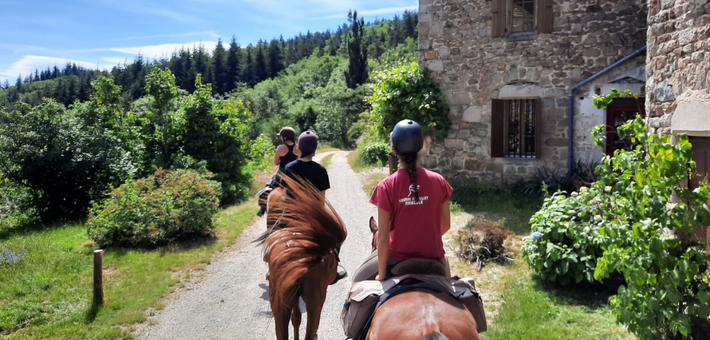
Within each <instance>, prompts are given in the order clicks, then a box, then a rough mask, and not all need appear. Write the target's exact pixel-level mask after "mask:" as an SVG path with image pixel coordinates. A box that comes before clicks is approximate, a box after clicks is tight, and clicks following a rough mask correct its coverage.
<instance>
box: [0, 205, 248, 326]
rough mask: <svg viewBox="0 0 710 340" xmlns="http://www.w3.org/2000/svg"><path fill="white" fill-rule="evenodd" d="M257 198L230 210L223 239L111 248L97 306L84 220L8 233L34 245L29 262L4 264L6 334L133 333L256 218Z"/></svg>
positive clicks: (219, 219)
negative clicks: (149, 312) (146, 247)
mask: <svg viewBox="0 0 710 340" xmlns="http://www.w3.org/2000/svg"><path fill="white" fill-rule="evenodd" d="M255 203H256V201H255V199H252V200H250V201H248V202H245V203H243V204H241V205H239V206H234V207H230V208H227V209H225V210H222V211H221V212H220V213H219V214H218V215H217V216H216V218H215V225H216V235H217V237H216V238H210V239H202V240H195V241H194V242H192V243H190V244H183V245H170V246H165V247H160V248H157V249H155V250H135V249H122V248H119V249H107V250H106V251H105V254H104V296H105V304H104V305H103V306H102V307H100V308H96V307H94V306H92V305H91V294H92V293H91V292H92V266H93V254H92V252H93V250H94V246H93V243H92V242H91V241H89V239H88V237H87V234H86V228H85V226H84V225H83V224H82V223H70V224H63V225H55V226H42V227H35V228H34V229H32V228H30V229H25V230H19V231H17V230H16V231H13V233H4V234H2V235H0V247H6V248H9V249H12V250H16V251H19V250H20V249H27V250H28V251H27V253H26V254H25V261H23V262H21V263H20V264H18V265H12V266H7V265H5V266H0V287H2V289H0V307H1V308H0V335H8V336H7V338H8V339H40V338H60V339H79V338H101V339H117V338H131V337H132V335H131V333H130V332H131V328H132V327H131V326H130V325H131V324H134V323H137V322H143V321H145V320H146V313H145V311H146V310H147V309H161V308H162V306H161V304H160V298H161V297H162V296H164V295H165V294H166V293H168V292H169V291H170V290H171V287H173V286H176V284H177V283H179V282H180V280H181V279H182V278H185V277H187V276H188V275H189V274H188V272H189V270H199V269H203V268H204V267H205V266H206V265H207V264H209V263H210V261H211V258H212V255H213V254H214V253H215V252H217V251H220V250H222V249H224V248H225V247H227V246H228V245H230V244H232V243H233V242H234V240H235V239H236V238H237V236H239V234H240V233H241V231H242V230H243V229H244V228H245V227H247V226H249V225H250V224H251V223H253V221H254V220H255V217H256V216H255V214H254V213H255V210H256V209H255V207H256V204H255Z"/></svg>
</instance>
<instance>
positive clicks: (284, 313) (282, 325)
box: [271, 304, 291, 340]
mask: <svg viewBox="0 0 710 340" xmlns="http://www.w3.org/2000/svg"><path fill="white" fill-rule="evenodd" d="M271 313H272V314H274V324H275V325H276V339H277V340H288V326H289V325H288V323H289V319H291V308H285V307H283V306H274V304H271Z"/></svg>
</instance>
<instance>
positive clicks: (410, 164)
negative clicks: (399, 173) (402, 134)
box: [399, 153, 419, 202]
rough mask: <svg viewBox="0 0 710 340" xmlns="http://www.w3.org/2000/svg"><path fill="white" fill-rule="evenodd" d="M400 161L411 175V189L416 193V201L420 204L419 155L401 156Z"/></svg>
mask: <svg viewBox="0 0 710 340" xmlns="http://www.w3.org/2000/svg"><path fill="white" fill-rule="evenodd" d="M399 159H400V160H401V161H402V164H403V165H404V167H405V169H406V170H407V173H408V174H409V181H410V183H411V186H410V188H411V189H412V191H414V201H415V202H419V185H418V184H417V160H418V159H419V154H418V153H408V154H400V155H399Z"/></svg>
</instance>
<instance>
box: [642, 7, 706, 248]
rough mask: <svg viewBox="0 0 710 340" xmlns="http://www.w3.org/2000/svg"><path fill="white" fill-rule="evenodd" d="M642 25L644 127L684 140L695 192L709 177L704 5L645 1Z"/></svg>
mask: <svg viewBox="0 0 710 340" xmlns="http://www.w3.org/2000/svg"><path fill="white" fill-rule="evenodd" d="M648 25H649V29H648V53H647V58H646V63H647V66H646V74H647V77H648V81H647V84H646V85H647V88H648V96H647V97H646V107H647V110H648V116H649V118H648V123H649V127H650V128H651V129H653V130H654V131H657V132H664V133H667V132H670V133H673V134H676V133H685V134H687V135H688V136H689V137H690V138H689V139H690V142H691V143H692V144H693V158H694V159H695V162H696V164H697V171H698V176H695V177H694V178H691V179H690V183H689V184H690V186H691V187H696V186H697V185H698V183H699V182H700V181H701V180H702V179H703V178H705V177H706V176H708V175H709V173H710V0H651V1H650V2H649V8H648ZM707 230H708V229H707V228H697V229H696V236H697V237H698V238H703V237H707V239H708V241H710V235H707V236H706V235H705V234H706V233H707Z"/></svg>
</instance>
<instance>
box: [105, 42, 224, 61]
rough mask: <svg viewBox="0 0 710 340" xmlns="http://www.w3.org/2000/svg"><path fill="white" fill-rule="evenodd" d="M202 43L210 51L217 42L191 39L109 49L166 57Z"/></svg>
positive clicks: (148, 56)
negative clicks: (179, 42) (171, 42)
mask: <svg viewBox="0 0 710 340" xmlns="http://www.w3.org/2000/svg"><path fill="white" fill-rule="evenodd" d="M200 44H202V46H204V47H205V50H206V51H208V52H210V53H211V52H212V51H213V50H214V48H215V47H217V42H216V41H193V42H189V43H184V44H161V45H148V46H136V47H114V48H111V49H110V50H111V51H114V52H119V53H125V54H133V55H138V54H140V55H142V56H144V57H147V58H160V57H168V56H170V55H172V53H173V52H175V51H179V50H180V49H182V48H186V49H187V48H189V49H191V50H192V49H193V48H194V47H197V46H199V45H200Z"/></svg>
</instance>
